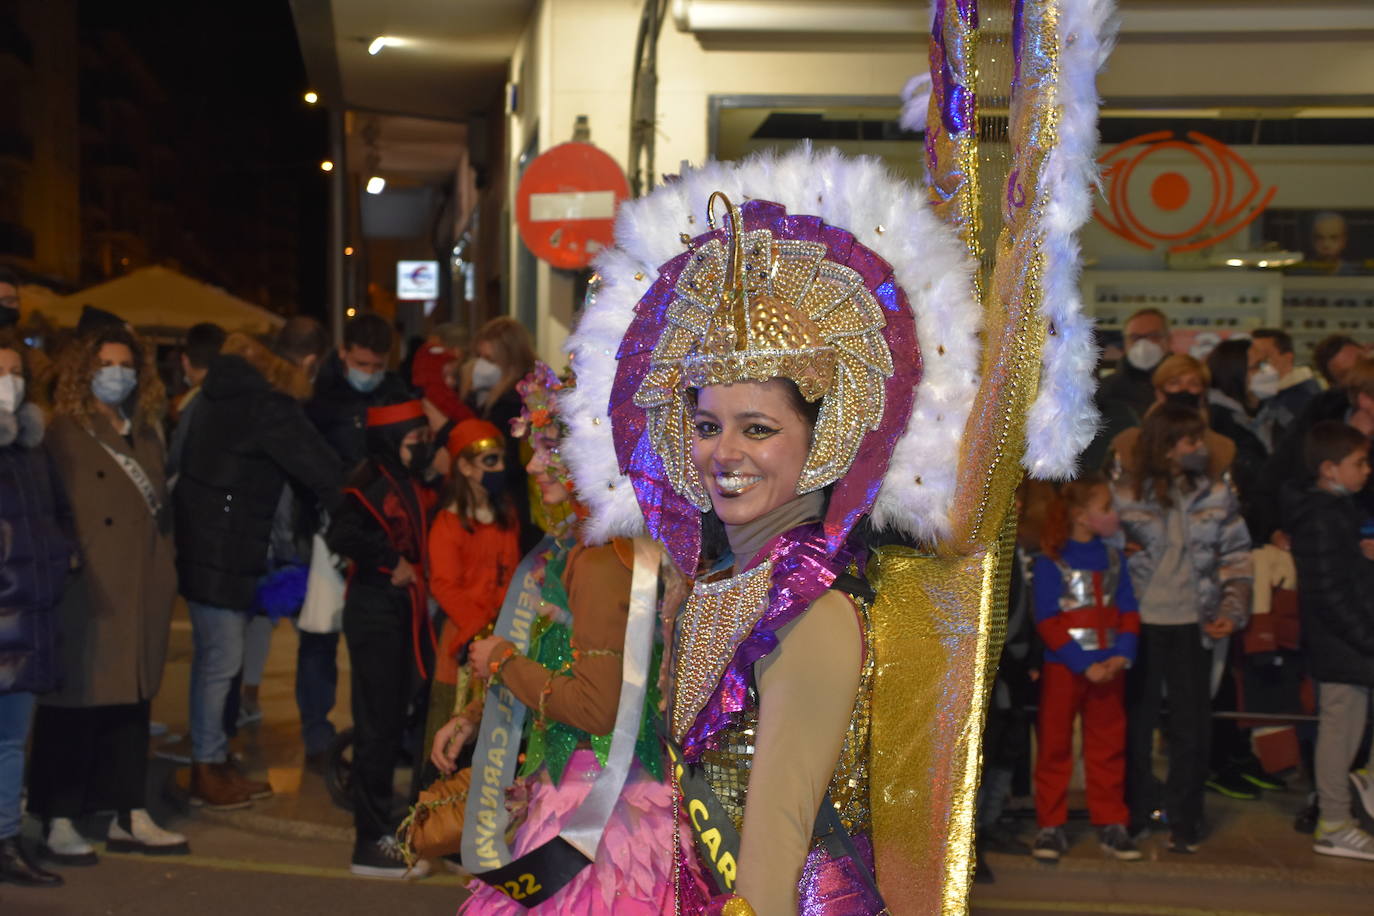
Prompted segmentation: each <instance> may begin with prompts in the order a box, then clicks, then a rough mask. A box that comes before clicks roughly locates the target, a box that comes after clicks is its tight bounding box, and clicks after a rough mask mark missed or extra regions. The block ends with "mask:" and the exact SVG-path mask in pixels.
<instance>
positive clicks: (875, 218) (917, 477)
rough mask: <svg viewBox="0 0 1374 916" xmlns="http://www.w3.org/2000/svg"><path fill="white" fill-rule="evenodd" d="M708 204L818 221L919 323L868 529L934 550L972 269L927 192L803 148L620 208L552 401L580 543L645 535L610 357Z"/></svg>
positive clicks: (949, 477) (975, 358) (969, 381)
mask: <svg viewBox="0 0 1374 916" xmlns="http://www.w3.org/2000/svg"><path fill="white" fill-rule="evenodd" d="M713 191H724V192H725V193H726V194H727V195H729V196H730V197H731V198H732V199H734V200H736V201H741V202H742V201H744V200H748V199H759V200H770V201H773V202H775V203H778V204H781V205H782V206H784V207H786V208H787V212H788V213H791V214H802V215H813V216H819V217H820V218H821V219H823V220H825V221H826V222H827V223H830V224H831V225H834V226H839V227H841V228H843V229H846V230H848V231H849V232H851V233H853V234H854V236H855V237H856V238H857V239H858V240H859V241H860V242H862V243H863V244H864V245H866V246H868V247H869V248H871V249H872V250H873V251H875V252H876V253H877V254H879V255H880V256H882V257H883V258H884V259H885V260H886V261H887V262H888V263H889V264H890V265H892V269H893V272H894V275H895V276H896V279H897V281H898V283H900V284H901V286H902V289H903V290H904V291H905V292H906V295H907V300H908V302H909V303H910V304H911V308H912V311H913V313H914V314H915V319H916V335H917V341H918V345H919V346H920V348H921V360H922V364H923V369H922V378H921V381H920V383H919V384H918V385H917V388H916V399H915V404H914V407H913V410H912V415H911V420H910V422H909V424H908V425H907V429H906V431H905V433H904V434H903V436H902V437H901V440H900V441H899V442H898V444H897V446H896V448H895V450H894V451H893V455H892V462H891V465H890V466H889V469H888V473H887V476H886V477H885V479H884V481H883V485H882V488H881V489H880V491H879V493H878V498H877V502H876V503H875V505H874V508H873V521H874V523H875V524H877V525H878V526H880V527H888V528H892V529H895V530H899V531H902V532H905V533H906V534H908V535H911V536H913V537H916V538H918V539H921V540H925V541H934V540H936V539H938V538H939V537H940V536H941V535H943V534H945V533H946V532H947V531H948V528H949V506H950V503H951V500H952V497H953V495H954V487H955V479H956V473H957V469H958V465H959V449H960V442H961V438H962V435H963V431H964V425H965V423H966V421H967V419H968V414H969V410H970V407H971V405H972V403H973V396H974V393H975V392H976V390H977V387H978V371H979V350H980V342H979V337H978V330H979V324H980V313H981V310H980V309H979V307H978V303H977V301H976V299H975V298H974V292H973V280H972V276H973V265H972V263H971V261H970V260H969V259H968V257H967V255H966V254H965V252H964V249H963V246H962V245H961V244H960V243H959V241H958V239H957V238H956V236H955V235H954V233H953V231H952V230H950V229H949V228H948V227H947V226H945V225H944V224H943V223H942V222H940V221H939V220H938V219H937V218H936V217H935V215H934V214H933V213H932V212H931V210H930V208H929V207H928V206H927V204H926V200H925V193H924V190H923V189H921V188H917V187H913V186H911V185H909V184H906V183H905V182H902V181H899V180H897V179H895V178H893V177H892V176H891V175H889V174H888V172H887V170H886V169H885V168H884V166H883V165H882V163H881V162H879V161H878V160H875V159H867V158H866V159H850V158H846V157H844V156H841V155H840V154H838V153H836V152H834V151H819V152H818V151H813V150H812V149H811V148H810V147H809V146H807V147H803V148H801V149H798V150H795V151H792V152H788V153H785V154H783V155H772V154H765V155H760V156H753V157H750V158H748V159H746V160H743V161H741V162H738V163H722V162H709V163H707V164H706V165H704V166H702V167H701V168H699V169H693V170H690V171H687V172H686V173H684V174H683V175H682V176H681V178H680V179H679V180H678V181H675V182H673V183H672V184H669V185H665V186H664V187H661V188H659V189H658V190H656V191H654V192H653V193H652V194H650V195H649V196H647V197H644V198H641V199H640V200H636V201H631V202H628V203H626V204H624V205H623V206H622V207H621V208H620V212H619V213H618V215H617V217H616V224H615V238H616V246H617V247H616V248H614V249H610V250H608V251H606V252H603V253H602V255H601V256H600V257H599V258H598V259H597V263H596V269H597V272H598V273H599V274H600V276H601V280H602V285H601V287H600V290H599V291H598V292H597V294H596V296H595V298H594V301H592V302H591V303H590V304H589V305H588V307H587V309H586V310H585V312H584V313H583V315H582V318H581V321H580V322H579V324H578V326H577V330H576V331H575V332H574V333H573V335H572V336H571V337H570V338H569V340H568V345H567V349H568V352H569V353H570V355H571V358H572V365H573V369H574V371H575V372H576V373H577V386H576V387H575V388H572V389H569V390H566V391H564V392H563V393H562V395H561V396H560V406H561V409H562V413H563V417H564V419H565V421H566V422H567V424H568V427H569V434H568V438H567V440H566V441H565V442H564V443H563V445H562V447H561V450H560V451H561V454H562V457H563V458H564V460H565V461H566V462H567V464H568V466H569V468H570V469H571V470H572V474H573V478H574V479H575V480H576V481H577V488H578V495H579V498H580V499H581V500H582V501H583V502H584V503H586V504H587V506H588V508H589V509H590V510H591V517H590V518H589V519H588V522H587V524H586V527H585V528H584V534H585V536H586V537H588V538H589V539H591V540H593V541H602V540H605V539H607V538H610V537H615V536H632V535H636V534H640V533H642V532H643V530H644V522H643V517H642V516H641V514H640V510H639V505H638V503H637V502H636V501H635V495H634V489H633V487H632V486H631V485H630V482H629V480H628V479H627V478H625V477H624V476H623V475H621V474H620V470H619V465H618V462H617V460H616V453H615V445H614V441H613V438H612V431H611V423H610V419H609V416H608V414H607V405H608V402H609V399H610V392H611V385H612V383H613V381H614V379H615V371H616V359H615V354H616V351H617V349H618V348H619V346H620V341H621V338H622V337H624V335H625V332H626V330H627V329H628V328H629V326H630V322H631V321H632V319H633V318H634V309H635V304H636V303H638V302H639V300H640V298H641V297H642V296H643V295H644V294H645V292H647V291H648V289H649V287H650V286H651V285H652V284H653V283H654V281H655V280H656V279H657V277H658V266H659V265H660V264H663V263H665V262H667V261H669V260H671V259H672V258H673V257H675V256H677V255H678V254H681V253H682V251H683V245H682V242H681V240H680V239H679V237H678V236H679V234H680V233H683V232H685V233H687V234H688V235H691V236H696V235H698V234H700V233H701V232H703V231H705V229H706V222H705V214H706V202H707V199H708V198H709V197H710V195H711V192H713Z"/></svg>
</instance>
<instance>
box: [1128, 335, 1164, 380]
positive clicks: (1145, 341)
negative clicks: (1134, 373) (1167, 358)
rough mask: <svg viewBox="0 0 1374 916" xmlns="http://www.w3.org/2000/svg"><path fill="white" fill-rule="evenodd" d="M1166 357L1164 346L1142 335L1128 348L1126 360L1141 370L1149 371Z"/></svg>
mask: <svg viewBox="0 0 1374 916" xmlns="http://www.w3.org/2000/svg"><path fill="white" fill-rule="evenodd" d="M1163 359H1164V348H1163V347H1161V346H1160V345H1159V344H1157V343H1155V342H1154V341H1153V340H1150V339H1149V338H1146V337H1142V338H1141V339H1140V340H1137V341H1136V342H1135V343H1133V344H1131V345H1130V346H1129V347H1128V348H1127V349H1126V362H1128V363H1130V364H1131V365H1132V366H1134V367H1135V368H1137V369H1139V370H1140V371H1141V372H1149V371H1150V370H1151V369H1153V368H1154V367H1155V366H1158V365H1159V364H1160V362H1161V361H1162V360H1163Z"/></svg>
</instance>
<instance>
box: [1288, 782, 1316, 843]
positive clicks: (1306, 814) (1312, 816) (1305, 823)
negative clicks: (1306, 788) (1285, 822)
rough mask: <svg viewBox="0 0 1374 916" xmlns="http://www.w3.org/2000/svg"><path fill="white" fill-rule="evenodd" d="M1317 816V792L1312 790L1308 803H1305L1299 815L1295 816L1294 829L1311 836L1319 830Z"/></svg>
mask: <svg viewBox="0 0 1374 916" xmlns="http://www.w3.org/2000/svg"><path fill="white" fill-rule="evenodd" d="M1317 817H1318V810H1317V793H1316V792H1312V793H1310V794H1309V795H1308V796H1307V804H1306V805H1303V807H1302V810H1301V811H1299V812H1298V815H1297V817H1295V818H1293V829H1294V830H1296V831H1297V832H1298V833H1305V834H1307V835H1308V836H1311V835H1312V834H1314V833H1316V832H1317Z"/></svg>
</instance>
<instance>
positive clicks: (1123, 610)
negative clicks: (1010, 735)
mask: <svg viewBox="0 0 1374 916" xmlns="http://www.w3.org/2000/svg"><path fill="white" fill-rule="evenodd" d="M1119 528H1120V519H1119V518H1118V516H1117V514H1116V511H1115V510H1114V509H1113V508H1112V494H1111V489H1110V488H1109V487H1108V485H1107V481H1106V479H1105V478H1103V477H1101V476H1098V475H1085V476H1084V477H1081V478H1079V479H1078V480H1075V481H1072V482H1070V483H1067V484H1065V485H1064V486H1063V487H1062V488H1061V489H1060V491H1059V494H1058V495H1057V496H1056V497H1055V500H1054V502H1053V503H1051V505H1050V509H1049V511H1048V513H1047V515H1046V519H1045V528H1044V533H1043V534H1042V536H1041V548H1042V550H1043V551H1044V555H1043V556H1041V557H1040V558H1039V559H1037V560H1036V562H1035V568H1034V572H1033V576H1034V590H1035V628H1036V630H1037V631H1038V632H1039V634H1040V638H1041V639H1042V640H1043V641H1044V643H1045V665H1044V668H1043V673H1042V675H1041V682H1040V717H1039V750H1038V754H1037V757H1036V763H1035V810H1036V817H1037V820H1038V821H1039V823H1040V832H1039V834H1038V835H1037V836H1036V839H1035V845H1034V846H1033V848H1032V853H1031V854H1032V855H1034V856H1035V857H1036V858H1037V859H1041V860H1045V861H1058V859H1059V857H1060V856H1061V855H1063V854H1064V853H1065V852H1067V851H1068V848H1069V847H1068V840H1067V838H1066V837H1065V835H1064V821H1065V820H1066V819H1067V818H1068V792H1069V777H1070V775H1071V774H1072V772H1073V722H1074V719H1075V718H1077V717H1078V715H1079V714H1080V713H1081V714H1082V716H1083V757H1084V764H1085V771H1086V776H1087V784H1088V785H1087V789H1088V813H1089V814H1090V816H1091V817H1092V822H1093V824H1094V825H1096V826H1097V828H1098V839H1099V842H1100V844H1101V846H1102V848H1103V850H1105V851H1106V852H1108V853H1109V854H1111V855H1113V856H1115V857H1116V858H1118V859H1123V860H1134V859H1139V858H1140V857H1141V855H1140V850H1139V849H1137V848H1136V845H1135V842H1134V841H1133V840H1132V839H1131V837H1130V834H1129V833H1128V832H1127V830H1126V826H1125V825H1126V821H1127V819H1128V817H1129V811H1128V810H1127V808H1126V802H1125V776H1126V756H1125V755H1126V711H1125V706H1124V701H1123V698H1124V691H1125V680H1126V679H1125V678H1124V677H1123V676H1122V674H1123V672H1124V671H1125V670H1126V668H1127V667H1128V666H1129V665H1130V664H1131V662H1132V661H1133V660H1134V658H1135V650H1136V639H1137V636H1138V634H1139V632H1140V615H1139V614H1138V613H1137V608H1136V600H1135V593H1134V592H1133V591H1132V589H1131V578H1130V576H1129V575H1128V574H1127V571H1126V564H1125V559H1124V558H1123V557H1122V555H1121V553H1120V551H1118V550H1117V549H1116V548H1114V547H1111V546H1109V545H1108V544H1107V543H1105V541H1104V538H1110V537H1112V536H1113V535H1115V534H1116V533H1117V531H1118V530H1119Z"/></svg>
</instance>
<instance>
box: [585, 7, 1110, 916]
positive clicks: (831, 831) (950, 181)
mask: <svg viewBox="0 0 1374 916" xmlns="http://www.w3.org/2000/svg"><path fill="white" fill-rule="evenodd" d="M1105 10H1106V7H1104V6H1102V5H1101V4H1096V3H1092V2H1089V0H1083V2H1079V0H1059V2H1036V0H1027V2H1023V3H1018V4H1017V5H1016V11H1015V13H1016V14H1015V16H1013V15H1012V9H1011V4H1010V3H1004V4H1001V6H1000V7H998V5H997V4H994V3H982V4H975V3H972V2H970V3H960V4H958V5H957V6H956V5H955V4H946V3H945V2H939V3H937V4H936V9H935V17H934V29H935V31H934V36H933V40H932V42H931V55H932V73H933V75H934V77H935V79H934V81H933V83H934V85H933V87H932V90H931V97H930V100H929V106H928V110H929V113H930V121H931V123H930V126H929V128H928V129H927V131H926V149H927V156H928V161H927V169H928V171H929V174H930V180H931V188H930V189H929V191H928V192H926V191H923V190H916V189H913V188H911V187H909V186H907V185H905V184H903V183H900V182H898V181H895V180H893V179H892V178H890V177H889V176H888V175H887V174H886V172H885V171H884V170H883V169H882V167H881V166H880V165H879V164H877V163H875V162H872V161H867V160H858V161H855V160H847V159H845V158H843V157H841V156H839V155H838V154H833V153H825V154H818V153H813V152H812V151H811V150H809V149H803V150H800V151H797V152H794V153H790V154H787V155H783V156H778V157H760V158H754V159H750V160H746V161H744V162H742V163H737V164H727V163H711V164H708V165H706V166H705V167H703V168H701V169H699V170H695V171H689V172H687V173H685V174H684V175H682V176H681V177H680V179H679V180H677V181H675V182H673V183H670V184H668V185H667V186H665V187H663V188H661V189H659V190H657V191H655V192H654V193H652V194H650V195H649V196H648V197H647V198H645V199H643V200H640V201H635V202H632V203H629V204H626V205H624V206H623V207H622V208H621V211H620V213H619V214H618V217H617V225H616V240H617V246H618V247H617V248H616V249H613V250H611V251H609V252H607V253H605V254H603V255H602V256H601V258H600V259H599V261H598V263H597V268H598V271H599V273H600V275H601V284H600V287H599V288H598V289H597V291H596V294H595V297H594V300H593V301H592V302H591V303H590V304H589V305H588V308H587V310H586V312H585V313H584V316H583V318H582V320H581V323H580V325H579V327H578V330H577V332H576V333H575V334H574V336H573V339H572V340H571V342H570V348H571V352H572V355H573V358H574V363H575V365H576V366H577V370H578V387H577V388H576V389H575V390H574V391H572V392H569V393H567V394H565V395H564V396H563V398H562V403H563V404H564V406H565V409H566V415H567V417H568V423H569V426H570V429H571V432H570V438H569V441H568V443H567V444H565V446H564V447H563V455H564V457H565V458H567V459H568V461H569V464H570V467H571V468H572V471H573V475H574V477H575V478H576V479H577V481H578V485H579V493H580V494H581V495H582V496H583V498H584V499H585V500H586V501H587V502H588V504H589V507H590V510H591V516H590V518H589V520H588V522H587V524H586V526H585V530H586V536H587V537H589V538H598V537H600V538H604V537H608V536H627V535H635V534H638V533H641V532H647V533H648V535H649V536H650V537H652V538H654V539H655V540H659V541H661V542H662V543H663V544H664V545H665V547H666V549H667V551H668V553H669V554H670V555H671V556H672V558H673V560H674V561H675V562H676V563H677V565H678V567H679V568H680V569H681V570H682V571H683V572H684V573H686V574H688V575H689V576H692V577H694V578H695V585H694V587H693V591H692V593H691V596H690V598H689V599H688V601H687V603H686V605H685V606H684V607H683V609H682V611H681V612H680V613H679V614H678V615H677V617H676V620H675V622H674V625H673V627H674V630H673V641H672V651H671V655H670V656H669V660H668V661H667V662H666V664H668V665H669V672H670V677H671V681H672V683H671V687H670V692H669V697H668V704H667V706H668V714H667V717H666V718H667V722H666V729H667V732H668V735H669V738H670V739H671V740H670V743H669V750H670V753H671V754H672V755H673V757H674V759H675V760H678V761H680V765H675V766H674V767H673V768H672V777H673V778H672V782H673V785H674V790H675V792H674V797H675V800H676V802H677V804H678V807H679V812H680V816H679V817H678V819H677V820H676V823H677V825H678V829H679V831H680V833H681V834H682V835H683V837H684V838H687V839H688V842H690V843H691V845H692V847H693V848H692V849H691V850H690V851H688V852H687V853H686V854H685V855H683V856H681V858H680V859H679V862H678V868H677V869H676V870H675V875H674V880H675V885H676V904H675V912H678V913H686V914H694V916H695V914H700V913H727V914H747V913H754V912H757V913H760V914H766V916H773V914H785V913H803V914H844V916H850V914H855V916H857V914H873V913H880V912H892V913H913V914H915V913H919V914H930V913H941V914H954V913H964V912H966V911H967V905H968V904H967V897H968V889H969V884H970V881H971V871H972V868H971V866H972V861H973V856H972V845H973V843H972V840H973V836H972V832H973V813H974V798H975V794H976V790H977V782H978V765H979V763H978V761H979V756H980V754H979V750H980V749H979V741H980V737H979V736H980V732H981V720H982V715H983V709H984V705H985V703H986V697H987V690H988V686H989V683H990V680H991V677H990V675H991V668H992V666H993V665H994V664H995V660H996V658H997V654H998V649H999V644H1000V642H1001V639H1002V631H1003V627H1004V620H1003V615H1004V607H1005V600H1006V576H1007V571H1008V569H1007V566H1008V562H1009V560H1010V557H1011V550H1010V541H1009V539H1008V535H1009V533H1010V530H1011V529H1010V528H1009V527H1008V525H1007V521H1008V515H1009V512H1008V510H1009V508H1010V506H1011V503H1012V499H1013V494H1014V491H1015V489H1016V486H1017V484H1018V482H1019V481H1020V479H1021V477H1022V474H1023V471H1024V470H1030V471H1031V472H1033V473H1035V474H1037V475H1038V476H1049V477H1053V476H1066V475H1068V474H1070V473H1071V472H1072V470H1073V468H1074V465H1075V462H1076V459H1077V455H1078V452H1079V451H1081V449H1082V448H1083V447H1084V446H1085V445H1086V444H1087V443H1088V441H1089V440H1090V439H1091V437H1092V431H1093V426H1094V422H1093V421H1094V417H1093V411H1092V407H1091V397H1092V381H1091V379H1092V376H1091V370H1092V366H1093V363H1094V355H1095V354H1094V350H1093V345H1092V341H1091V334H1090V331H1089V327H1088V324H1087V322H1086V320H1085V319H1083V318H1082V317H1081V315H1080V314H1079V303H1078V299H1077V292H1076V288H1075V279H1076V278H1075V270H1076V257H1077V247H1076V243H1075V242H1074V239H1073V232H1074V231H1075V230H1076V228H1077V227H1078V226H1079V225H1081V223H1082V222H1083V220H1084V219H1085V218H1086V216H1087V214H1088V211H1089V199H1088V195H1087V189H1088V186H1089V183H1090V178H1091V170H1092V152H1093V145H1094V142H1095V131H1094V129H1093V123H1094V120H1093V119H1094V117H1095V102H1096V95H1095V89H1094V85H1093V77H1094V74H1095V71H1096V69H1097V65H1098V63H1099V57H1100V54H1101V51H1102V47H1103V46H1102V33H1103V31H1104V28H1103V19H1104V13H1105ZM990 51H996V52H998V53H995V54H989V52H990ZM979 55H988V56H987V57H982V56H979ZM994 64H996V65H1000V66H1001V67H1002V76H1003V77H1004V78H1005V80H1006V82H1003V83H1001V84H1000V85H1001V86H1002V88H1001V90H1000V93H1001V95H1002V96H1003V97H1004V98H1003V100H1002V102H1001V104H1003V105H1005V104H1007V101H1006V99H1005V96H1007V95H1008V94H1009V96H1010V117H1009V119H1008V120H1007V121H1006V122H1004V124H1005V125H1006V134H1005V136H1004V137H1003V138H1002V139H1003V144H1002V145H999V146H994V145H993V144H991V143H989V144H987V145H986V147H985V146H984V144H983V143H982V142H981V139H980V136H979V119H978V107H979V105H980V104H981V103H983V102H984V99H985V98H986V97H987V96H988V95H990V94H991V95H996V94H997V92H998V90H997V86H998V85H999V84H998V83H997V82H996V80H997V78H998V67H997V66H994ZM1013 65H1014V67H1015V71H1014V73H1013V72H1011V68H1012V66H1013ZM975 74H976V77H975ZM975 79H976V84H975ZM1008 84H1009V85H1010V89H1009V91H1008V89H1007V86H1008ZM913 107H918V108H919V107H920V106H919V105H917V106H913ZM1008 151H1010V158H1009V161H1003V162H1002V163H1001V164H1000V166H999V163H998V161H997V159H998V157H999V156H1001V157H1002V158H1003V159H1004V160H1005V159H1006V158H1007V155H1008ZM999 175H1000V176H1005V180H1003V179H1002V178H999V177H998V176H999ZM984 196H986V198H987V200H988V201H989V202H990V203H991V206H987V207H984V206H982V203H983V197H984ZM927 198H929V200H928V199H927ZM737 204H738V206H737ZM717 216H718V217H720V220H719V222H717V221H716V220H715V217H717ZM722 529H723V530H722ZM721 534H723V535H724V536H723V538H722V537H720V535H721ZM878 534H883V535H885V536H886V537H885V538H879V537H877V536H876V535H878ZM884 541H886V543H884ZM894 541H903V542H904V543H893V542H894ZM878 544H881V545H882V546H874V545H878ZM688 842H684V843H683V844H682V846H686V845H688ZM681 848H682V847H679V849H681ZM698 868H699V870H700V874H701V876H702V878H703V879H704V881H705V882H706V885H705V886H703V885H702V884H701V883H699V882H698V881H697V880H696V871H697V869H698Z"/></svg>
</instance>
